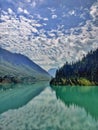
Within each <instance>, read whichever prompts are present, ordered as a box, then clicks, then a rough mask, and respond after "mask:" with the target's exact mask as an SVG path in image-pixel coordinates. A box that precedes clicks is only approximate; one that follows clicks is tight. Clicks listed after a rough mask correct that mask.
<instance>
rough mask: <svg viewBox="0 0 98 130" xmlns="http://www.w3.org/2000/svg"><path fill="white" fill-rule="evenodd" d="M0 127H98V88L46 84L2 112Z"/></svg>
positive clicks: (66, 129) (1, 129)
mask: <svg viewBox="0 0 98 130" xmlns="http://www.w3.org/2000/svg"><path fill="white" fill-rule="evenodd" d="M45 84H46V83H45ZM45 84H44V86H45ZM40 86H42V85H41V84H40ZM32 89H33V88H32ZM32 89H31V90H32ZM1 93H2V92H1ZM32 93H33V92H32ZM6 96H7V95H6ZM0 100H1V99H0ZM15 100H16V99H15ZM22 103H23V102H22ZM0 106H1V104H0ZM0 130H98V88H97V87H85V88H84V87H81V88H80V87H78V88H77V87H63V88H62V87H60V86H59V87H57V88H50V86H49V85H47V84H46V87H44V89H43V91H41V92H40V94H39V95H36V96H35V97H32V99H30V100H28V102H27V103H25V104H24V105H23V104H22V106H21V107H18V108H17V107H16V108H14V109H9V110H7V111H6V112H3V113H1V115H0Z"/></svg>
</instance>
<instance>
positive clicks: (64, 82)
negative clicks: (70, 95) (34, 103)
mask: <svg viewBox="0 0 98 130" xmlns="http://www.w3.org/2000/svg"><path fill="white" fill-rule="evenodd" d="M50 85H55V86H58V85H61V86H68V85H69V86H96V85H98V83H97V82H93V81H90V80H88V79H86V78H82V77H81V78H69V79H66V78H59V79H56V78H53V79H52V80H51V81H50Z"/></svg>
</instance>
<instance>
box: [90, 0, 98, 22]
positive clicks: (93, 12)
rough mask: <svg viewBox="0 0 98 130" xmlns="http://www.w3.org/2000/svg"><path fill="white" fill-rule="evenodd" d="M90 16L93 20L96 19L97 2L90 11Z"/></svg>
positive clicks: (97, 13) (97, 11) (97, 15)
mask: <svg viewBox="0 0 98 130" xmlns="http://www.w3.org/2000/svg"><path fill="white" fill-rule="evenodd" d="M90 14H91V16H92V17H93V18H94V20H95V19H96V17H98V2H96V3H95V4H94V5H93V6H92V7H91V10H90Z"/></svg>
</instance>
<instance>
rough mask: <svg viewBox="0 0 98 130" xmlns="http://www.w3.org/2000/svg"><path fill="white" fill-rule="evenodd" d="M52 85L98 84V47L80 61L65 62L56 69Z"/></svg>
mask: <svg viewBox="0 0 98 130" xmlns="http://www.w3.org/2000/svg"><path fill="white" fill-rule="evenodd" d="M50 83H51V84H54V85H59V84H60V85H84V86H89V85H98V49H96V50H95V51H91V52H89V53H88V54H87V55H86V56H84V57H83V59H82V60H81V61H77V62H76V63H72V64H69V63H68V62H66V64H65V65H64V66H63V67H62V68H60V69H59V70H57V71H56V76H55V78H54V79H52V80H51V82H50Z"/></svg>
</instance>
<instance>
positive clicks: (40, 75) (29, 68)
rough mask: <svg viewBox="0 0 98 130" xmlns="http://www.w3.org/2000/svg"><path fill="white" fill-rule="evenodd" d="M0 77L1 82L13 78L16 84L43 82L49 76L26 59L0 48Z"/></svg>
mask: <svg viewBox="0 0 98 130" xmlns="http://www.w3.org/2000/svg"><path fill="white" fill-rule="evenodd" d="M0 77H1V82H2V78H4V77H5V78H7V80H9V77H10V78H12V77H13V78H15V79H17V82H18V81H22V80H24V81H25V80H26V81H33V80H36V79H37V80H38V79H39V80H45V79H48V78H49V74H48V73H47V72H46V71H45V70H43V69H42V68H41V67H40V66H38V65H37V64H35V63H34V62H33V61H31V60H30V59H29V58H28V57H26V56H24V55H22V54H17V53H11V52H9V51H7V50H5V49H2V48H0ZM27 79H28V80H27ZM10 82H11V81H10Z"/></svg>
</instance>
